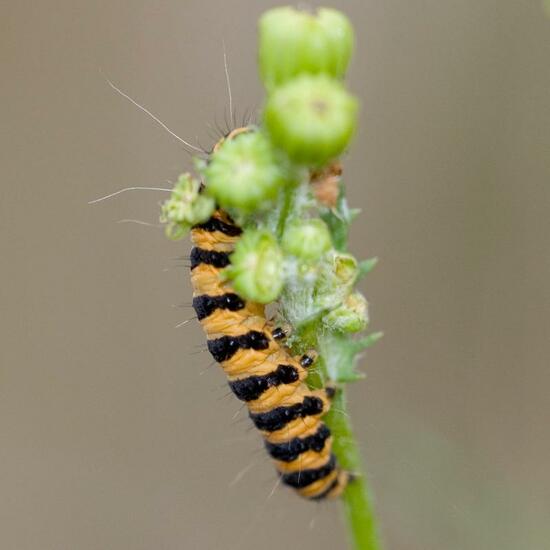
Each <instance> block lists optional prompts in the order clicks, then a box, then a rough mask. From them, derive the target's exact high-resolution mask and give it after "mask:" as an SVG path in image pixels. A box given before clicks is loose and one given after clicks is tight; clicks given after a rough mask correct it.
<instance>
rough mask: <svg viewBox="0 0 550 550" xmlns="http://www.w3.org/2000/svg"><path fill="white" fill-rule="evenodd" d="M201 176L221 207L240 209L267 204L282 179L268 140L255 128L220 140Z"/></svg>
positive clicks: (246, 209)
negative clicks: (228, 138) (220, 142)
mask: <svg viewBox="0 0 550 550" xmlns="http://www.w3.org/2000/svg"><path fill="white" fill-rule="evenodd" d="M204 176H205V179H206V190H207V192H208V193H209V194H210V195H212V196H213V197H214V198H215V199H216V201H217V202H218V203H219V204H220V205H221V206H222V207H224V208H237V209H240V210H241V211H243V212H251V211H253V210H255V209H258V208H262V207H264V206H266V205H267V204H269V202H270V201H271V200H272V199H274V198H275V197H276V195H277V192H278V190H279V189H280V187H281V186H282V185H284V183H285V181H284V176H283V172H282V170H281V168H280V165H279V164H278V163H277V160H276V159H275V156H274V152H273V150H272V148H271V144H270V142H269V140H268V139H267V138H266V137H265V136H264V135H263V134H261V133H259V132H253V133H246V134H245V133H243V134H240V135H238V136H236V137H235V138H233V139H231V140H227V141H225V142H223V143H222V144H221V146H220V148H219V149H218V150H217V151H216V152H215V153H214V154H213V155H212V159H211V161H210V163H209V164H208V165H207V166H206V168H205V169H204Z"/></svg>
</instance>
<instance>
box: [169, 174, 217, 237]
mask: <svg viewBox="0 0 550 550" xmlns="http://www.w3.org/2000/svg"><path fill="white" fill-rule="evenodd" d="M215 206H216V205H215V202H214V199H212V198H211V197H208V196H206V195H204V194H201V193H200V183H199V182H198V181H197V180H196V179H194V178H192V177H191V175H190V174H187V173H186V174H182V175H181V176H180V177H179V178H178V181H177V182H176V184H175V185H174V189H173V190H172V194H171V195H170V198H169V199H168V200H166V201H164V203H163V204H162V206H161V211H160V222H161V223H164V224H166V236H167V237H168V238H170V239H174V240H176V239H181V238H182V237H183V236H184V235H185V234H186V233H187V231H188V230H189V229H190V228H191V227H192V226H193V225H195V224H197V223H202V222H204V221H206V220H207V219H208V218H209V217H210V216H211V214H212V212H213V211H214V208H215Z"/></svg>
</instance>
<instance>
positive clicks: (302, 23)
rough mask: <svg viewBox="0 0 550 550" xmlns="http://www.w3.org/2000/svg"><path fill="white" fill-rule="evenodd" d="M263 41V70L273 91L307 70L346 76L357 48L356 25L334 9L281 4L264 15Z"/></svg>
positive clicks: (260, 53) (260, 35)
mask: <svg viewBox="0 0 550 550" xmlns="http://www.w3.org/2000/svg"><path fill="white" fill-rule="evenodd" d="M259 41H260V44H259V63H260V73H261V76H262V80H263V82H264V85H265V87H266V88H267V90H268V91H272V90H273V89H274V88H275V87H276V86H280V85H281V84H284V83H285V82H287V81H288V80H291V79H292V78H294V77H295V76H297V75H299V74H304V73H306V74H318V73H323V74H326V75H328V76H330V77H333V78H342V77H343V76H344V74H345V72H346V68H347V66H348V63H349V60H350V57H351V53H352V50H353V29H352V27H351V24H350V22H349V20H348V18H347V17H346V16H345V15H344V14H343V13H341V12H339V11H336V10H333V9H328V8H320V9H319V10H317V11H316V13H309V12H308V11H304V10H298V9H295V8H292V7H288V6H287V7H279V8H274V9H271V10H269V11H267V12H266V13H265V14H264V15H263V16H262V17H261V19H260V23H259Z"/></svg>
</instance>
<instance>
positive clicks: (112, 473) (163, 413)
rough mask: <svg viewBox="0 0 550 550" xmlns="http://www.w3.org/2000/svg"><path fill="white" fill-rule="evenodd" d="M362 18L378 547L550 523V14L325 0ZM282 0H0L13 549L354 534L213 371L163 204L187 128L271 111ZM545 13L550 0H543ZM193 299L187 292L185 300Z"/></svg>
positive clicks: (534, 545)
mask: <svg viewBox="0 0 550 550" xmlns="http://www.w3.org/2000/svg"><path fill="white" fill-rule="evenodd" d="M329 4H330V5H331V6H334V7H337V8H339V9H342V10H343V11H345V12H346V13H347V14H348V15H349V17H350V18H351V20H352V21H353V23H354V25H355V29H356V32H357V48H356V54H355V58H354V62H353V66H352V68H351V71H350V75H349V82H350V86H351V88H352V89H353V91H354V92H355V94H356V95H357V96H359V98H360V100H361V102H362V114H361V130H360V132H359V134H358V136H357V139H356V141H355V143H354V146H353V148H352V151H351V152H350V154H349V156H348V157H347V158H346V159H345V179H346V181H347V183H348V188H349V196H350V201H351V203H352V204H353V205H354V206H357V207H361V208H362V209H363V215H362V216H361V217H360V218H359V219H358V221H357V222H356V223H355V225H354V232H353V242H352V247H353V250H354V252H355V253H356V254H357V255H358V256H359V257H367V256H373V255H377V256H379V258H380V264H379V266H378V267H377V269H376V270H375V271H374V272H373V273H372V274H371V275H369V277H368V279H367V280H366V281H365V282H364V283H362V290H363V291H364V292H365V293H366V294H367V296H368V298H369V302H370V306H371V319H372V328H373V329H376V330H384V331H385V333H386V337H385V338H384V340H383V341H382V342H381V343H379V344H378V345H377V346H376V347H374V348H372V349H371V350H370V351H369V352H368V354H367V355H366V357H365V358H364V361H363V368H364V369H365V371H366V372H367V379H366V381H364V382H362V383H358V384H357V385H355V386H354V387H353V388H352V389H351V391H350V399H351V410H352V415H353V419H354V421H355V427H356V431H357V435H358V437H359V439H360V441H361V442H362V447H363V450H364V454H365V459H366V462H367V465H368V470H369V473H370V477H371V479H372V484H373V486H374V489H375V492H376V500H377V507H378V512H379V516H380V521H381V526H382V532H383V536H384V538H385V540H386V542H387V548H388V550H426V549H431V548H440V549H445V550H465V549H468V550H487V549H498V550H517V549H520V548H521V549H522V550H542V549H543V548H548V547H549V546H548V544H549V543H548V540H549V538H550V527H549V522H548V518H549V517H550V474H549V472H548V464H549V461H550V437H549V429H548V419H549V414H550V399H549V394H550V372H549V371H550V369H549V366H550V364H549V356H550V338H549V329H548V327H549V322H550V255H549V244H550V218H549V215H548V212H549V208H550V63H549V60H550V18H549V17H548V14H545V10H544V5H543V4H541V3H540V2H538V1H523V2H519V1H517V0H476V1H474V0H463V1H461V2H452V1H447V2H441V1H440V0H417V1H414V2H410V1H405V0H391V1H370V2H364V1H362V0H356V1H353V2H351V1H350V2H344V1H336V0H334V1H333V2H330V3H329ZM273 5H276V3H275V2H260V1H254V2H252V1H244V0H233V1H232V2H230V3H229V2H227V3H226V2H220V1H214V2H199V1H191V0H179V1H175V0H165V1H161V2H153V1H145V0H132V1H129V0H126V1H124V0H123V1H119V2H112V1H109V2H107V1H104V0H95V1H94V2H83V1H78V0H76V1H75V0H70V1H69V0H53V1H50V2H35V1H29V0H21V1H19V2H9V3H8V2H4V3H3V4H2V6H1V8H0V14H1V15H0V70H1V85H0V100H1V101H0V105H1V109H2V117H1V120H2V122H1V131H0V140H1V144H0V159H1V172H2V175H1V201H0V227H1V250H2V254H1V257H2V262H1V264H2V268H1V277H2V284H1V285H0V295H1V304H2V305H1V307H2V315H1V319H0V324H1V327H0V329H1V334H2V345H1V346H0V441H1V444H0V494H1V499H0V547H2V548H6V549H14V550H74V549H78V550H97V549H100V548H101V549H116V550H151V549H153V548H154V549H162V550H175V549H182V548H185V549H194V548H197V549H218V548H221V549H229V550H234V549H253V548H258V547H260V548H264V549H266V550H267V549H276V548H281V547H283V548H285V547H286V548H292V549H294V548H300V550H307V549H311V550H313V549H315V550H320V549H325V548H327V549H328V548H344V542H343V540H344V536H345V534H344V530H343V527H342V523H341V518H340V510H339V507H338V505H336V504H334V503H323V504H318V505H316V504H311V503H308V502H303V501H301V500H299V499H297V498H296V497H295V496H294V495H293V494H291V493H290V492H287V491H286V490H285V489H283V488H280V487H279V488H278V489H276V490H275V491H274V492H273V494H272V491H273V488H274V485H275V482H276V478H275V475H274V472H273V469H272V466H271V464H270V462H269V460H268V459H267V458H266V457H265V455H264V453H263V451H262V445H261V442H260V440H259V437H258V436H257V434H256V433H255V432H254V431H252V430H250V424H249V421H248V419H246V415H245V414H243V412H242V411H241V412H240V413H239V412H238V411H239V409H240V404H239V403H238V402H237V401H236V400H235V399H234V398H232V397H228V396H227V386H226V384H225V381H224V377H223V376H222V373H221V371H220V370H219V369H218V368H217V367H215V366H214V367H211V368H208V366H209V364H210V358H209V357H208V356H207V354H206V353H204V349H205V348H204V345H203V343H204V337H203V334H202V331H201V329H200V327H199V325H198V324H197V323H196V322H195V321H193V322H190V323H188V324H186V325H184V326H181V327H180V328H174V327H175V325H177V324H178V323H180V322H182V321H184V320H185V319H188V318H190V317H192V315H193V313H192V312H191V310H190V309H189V308H188V307H185V304H189V302H190V299H191V298H190V297H191V289H190V285H189V280H188V272H187V269H186V268H185V267H183V264H184V263H185V262H181V261H179V260H176V259H175V258H176V257H178V256H182V255H186V254H188V252H189V249H190V245H189V243H188V242H187V241H183V242H180V243H176V244H174V243H171V242H168V241H167V240H166V239H165V238H164V237H163V234H162V231H161V230H160V229H158V228H155V227H149V226H144V225H136V224H132V223H126V224H124V223H117V222H118V221H119V220H123V219H128V218H132V219H138V220H142V221H146V222H151V223H153V224H154V223H156V222H157V220H158V201H159V200H161V199H163V198H165V196H166V195H165V194H163V193H156V192H149V191H135V192H129V193H126V194H123V195H120V196H117V197H114V198H112V199H110V200H108V201H104V202H102V203H99V204H96V205H93V206H90V205H88V204H87V202H88V201H90V200H91V199H94V198H97V197H100V196H102V195H106V194H108V193H111V192H113V191H116V190H118V189H120V188H122V187H127V186H151V185H152V186H155V187H165V186H166V185H167V183H166V182H167V181H174V179H175V178H176V176H177V175H178V174H179V173H180V172H182V171H184V170H188V169H191V167H192V163H191V160H190V159H189V157H188V156H187V155H186V154H185V153H184V152H183V151H182V149H181V147H180V144H179V143H178V142H177V141H175V140H174V139H173V138H171V136H170V135H169V134H168V133H167V132H165V131H164V130H163V129H162V128H160V127H159V126H158V125H156V124H155V123H154V122H153V121H152V120H151V119H150V118H148V117H147V116H146V115H144V114H143V113H142V112H140V111H139V110H138V109H137V108H136V107H134V106H133V105H132V104H130V103H129V102H128V101H127V100H125V99H124V98H122V97H121V96H120V95H118V94H117V93H115V92H114V91H113V90H112V89H111V88H110V87H109V85H108V84H107V81H106V79H107V78H110V79H111V80H113V81H114V82H115V83H116V84H117V85H118V86H120V87H121V88H122V89H123V90H124V91H125V92H127V93H128V94H130V95H131V96H132V97H133V98H134V99H135V100H136V101H138V102H139V103H141V104H143V105H144V106H146V107H147V108H148V109H150V110H152V111H153V112H154V113H155V114H157V115H158V116H159V117H160V118H161V119H162V120H163V121H164V122H166V123H167V124H168V125H169V126H170V127H171V128H172V129H173V130H174V131H175V132H176V133H177V134H179V135H181V136H182V137H183V138H185V139H187V140H190V141H192V142H194V143H196V142H197V140H198V141H199V142H200V143H201V144H202V145H203V146H205V147H208V146H210V145H211V144H212V142H213V139H212V137H210V136H209V132H210V128H209V124H210V125H214V124H215V123H216V121H217V122H218V123H220V124H223V119H224V113H227V111H228V99H227V89H226V85H225V75H224V65H223V43H224V42H225V46H226V50H227V57H228V64H229V72H230V76H231V82H232V87H233V99H234V104H235V105H236V106H237V109H238V112H239V113H243V112H244V111H245V110H256V111H257V110H258V109H259V108H260V107H261V101H262V95H263V91H262V89H261V86H260V84H259V81H258V77H257V73H256V65H255V51H256V21H257V19H258V17H259V15H260V14H261V13H262V12H263V11H264V10H265V9H267V8H269V7H271V6H273ZM548 13H550V9H549V10H548ZM182 304H183V305H184V307H172V306H173V305H176V306H178V305H182Z"/></svg>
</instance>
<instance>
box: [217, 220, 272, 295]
mask: <svg viewBox="0 0 550 550" xmlns="http://www.w3.org/2000/svg"><path fill="white" fill-rule="evenodd" d="M223 273H224V275H225V276H226V277H227V278H228V279H231V280H232V283H233V287H234V288H235V291H236V292H238V293H239V294H240V295H241V296H243V298H245V299H247V300H251V301H254V302H260V303H262V304H267V303H269V302H273V301H274V300H276V299H277V297H278V296H279V294H280V292H281V290H282V288H283V253H282V251H281V249H280V248H279V245H278V244H277V241H276V240H275V237H273V236H272V235H271V234H270V233H267V232H265V231H245V233H244V234H243V236H242V237H241V239H240V240H239V241H238V242H237V244H236V246H235V251H234V252H233V254H231V266H230V267H228V268H227V269H225V270H224V272H223Z"/></svg>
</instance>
